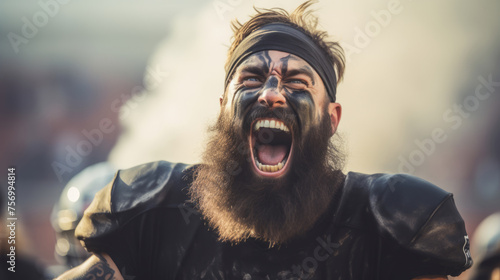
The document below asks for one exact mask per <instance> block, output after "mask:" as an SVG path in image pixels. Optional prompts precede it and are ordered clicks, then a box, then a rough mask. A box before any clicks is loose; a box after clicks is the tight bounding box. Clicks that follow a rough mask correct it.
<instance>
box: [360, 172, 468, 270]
mask: <svg viewBox="0 0 500 280" xmlns="http://www.w3.org/2000/svg"><path fill="white" fill-rule="evenodd" d="M369 200H370V208H371V211H372V214H373V216H374V218H375V220H376V223H377V226H378V228H379V232H380V233H381V234H382V235H383V236H384V235H385V236H387V235H389V236H390V237H392V239H393V240H395V241H396V242H397V243H398V244H399V245H401V246H402V247H404V248H407V249H410V250H412V251H414V252H417V253H418V254H420V255H422V256H427V257H431V258H433V259H436V260H439V261H441V262H443V263H447V264H448V265H449V266H450V267H455V268H456V269H461V270H463V269H464V268H468V267H470V266H471V265H472V259H471V258H470V252H469V239H468V236H467V233H466V231H465V224H464V221H463V220H462V217H461V216H460V214H459V213H458V210H457V209H456V206H455V203H454V200H453V195H452V194H451V193H449V192H446V191H444V190H443V189H440V188H439V187H437V186H435V185H433V184H431V183H429V182H427V181H425V180H422V179H419V178H417V177H414V176H410V175H405V174H396V175H388V174H380V175H378V176H377V177H375V178H374V180H373V181H372V182H371V186H370V196H369Z"/></svg>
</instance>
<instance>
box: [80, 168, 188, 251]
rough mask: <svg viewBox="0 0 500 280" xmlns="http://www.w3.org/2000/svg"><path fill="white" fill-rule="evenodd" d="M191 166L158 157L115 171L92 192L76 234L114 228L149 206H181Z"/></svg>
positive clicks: (94, 235) (89, 235)
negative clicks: (154, 160) (156, 159)
mask: <svg viewBox="0 0 500 280" xmlns="http://www.w3.org/2000/svg"><path fill="white" fill-rule="evenodd" d="M193 167H194V166H192V165H187V164H181V163H170V162H166V161H159V162H152V163H147V164H143V165H139V166H136V167H133V168H130V169H126V170H120V171H118V172H117V173H116V175H115V177H114V179H113V181H112V182H111V183H109V184H108V185H107V186H106V187H105V188H103V189H102V190H100V191H99V192H98V193H97V194H96V195H95V197H94V200H93V201H92V203H91V204H90V206H89V207H88V208H87V210H85V213H84V216H83V218H82V220H81V221H80V223H79V224H78V226H77V228H76V231H75V235H76V236H77V237H78V239H80V240H86V241H90V240H92V239H96V238H100V237H101V236H104V235H108V234H110V233H111V232H114V231H116V230H117V229H119V228H120V227H122V226H123V225H124V224H126V223H127V222H129V221H130V220H131V219H133V218H134V217H136V216H137V215H139V214H141V213H144V212H146V211H148V210H150V209H153V208H157V207H167V208H169V207H170V208H177V207H184V205H185V203H186V200H187V199H188V196H187V187H188V185H189V183H190V182H191V180H192V172H193V170H194V168H193ZM88 243H90V242H88ZM87 245H88V244H87Z"/></svg>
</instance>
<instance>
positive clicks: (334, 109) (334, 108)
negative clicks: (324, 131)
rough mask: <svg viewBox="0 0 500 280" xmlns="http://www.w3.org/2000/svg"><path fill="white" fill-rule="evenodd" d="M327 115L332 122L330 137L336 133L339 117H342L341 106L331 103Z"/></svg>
mask: <svg viewBox="0 0 500 280" xmlns="http://www.w3.org/2000/svg"><path fill="white" fill-rule="evenodd" d="M328 113H329V114H330V119H331V121H332V136H333V134H335V132H336V131H337V127H338V126H339V122H340V117H341V116H342V106H341V105H340V104H339V103H334V102H331V103H330V104H329V105H328Z"/></svg>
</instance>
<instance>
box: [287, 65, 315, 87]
mask: <svg viewBox="0 0 500 280" xmlns="http://www.w3.org/2000/svg"><path fill="white" fill-rule="evenodd" d="M299 74H304V75H306V76H308V77H309V78H310V79H311V81H312V83H313V84H314V83H315V82H314V72H313V69H312V68H311V67H309V66H307V65H305V66H302V67H300V68H297V69H291V70H288V71H287V72H286V75H287V76H295V75H299Z"/></svg>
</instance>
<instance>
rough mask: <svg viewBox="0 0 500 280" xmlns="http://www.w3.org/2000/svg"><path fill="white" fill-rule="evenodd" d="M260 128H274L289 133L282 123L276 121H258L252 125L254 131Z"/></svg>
mask: <svg viewBox="0 0 500 280" xmlns="http://www.w3.org/2000/svg"><path fill="white" fill-rule="evenodd" d="M261 127H269V128H276V129H281V130H283V131H286V132H288V131H290V129H288V127H287V126H286V125H285V124H284V123H283V122H282V121H278V120H258V121H256V122H255V124H254V130H259V128H261Z"/></svg>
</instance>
